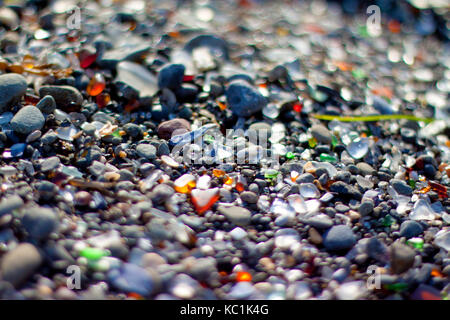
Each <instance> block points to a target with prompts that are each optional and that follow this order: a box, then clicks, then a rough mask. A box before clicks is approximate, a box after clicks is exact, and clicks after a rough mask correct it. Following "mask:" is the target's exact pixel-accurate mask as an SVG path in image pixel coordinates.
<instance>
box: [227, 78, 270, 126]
mask: <svg viewBox="0 0 450 320" xmlns="http://www.w3.org/2000/svg"><path fill="white" fill-rule="evenodd" d="M225 95H226V97H227V102H228V104H229V106H230V108H231V111H232V112H233V113H234V114H235V115H237V116H239V117H249V116H251V115H252V114H254V113H256V112H258V111H261V110H262V109H263V108H264V107H265V106H266V104H267V100H266V98H265V97H264V96H263V95H261V93H259V91H258V90H257V89H255V88H254V87H252V86H251V85H249V84H248V83H247V82H245V81H243V80H235V81H233V82H231V83H230V84H229V86H228V87H227V89H226V90H225Z"/></svg>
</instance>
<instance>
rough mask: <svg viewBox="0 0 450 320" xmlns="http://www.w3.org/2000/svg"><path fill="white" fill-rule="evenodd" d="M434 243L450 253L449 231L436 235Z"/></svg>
mask: <svg viewBox="0 0 450 320" xmlns="http://www.w3.org/2000/svg"><path fill="white" fill-rule="evenodd" d="M434 243H435V244H436V245H437V246H439V247H440V248H442V249H445V250H447V251H450V229H447V230H441V231H439V232H438V233H436V235H435V236H434Z"/></svg>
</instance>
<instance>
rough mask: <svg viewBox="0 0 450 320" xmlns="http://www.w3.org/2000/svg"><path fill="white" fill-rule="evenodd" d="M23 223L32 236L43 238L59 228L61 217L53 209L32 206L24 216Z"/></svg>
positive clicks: (38, 238)
mask: <svg viewBox="0 0 450 320" xmlns="http://www.w3.org/2000/svg"><path fill="white" fill-rule="evenodd" d="M22 225H23V227H24V228H25V230H26V231H27V233H28V234H29V236H30V237H31V238H33V239H36V240H43V239H46V238H48V236H49V235H50V234H51V233H52V232H53V231H55V230H56V229H57V228H58V225H59V217H58V214H57V213H56V212H55V211H53V210H52V209H48V208H39V207H31V208H28V209H27V211H26V213H25V215H24V216H23V218H22Z"/></svg>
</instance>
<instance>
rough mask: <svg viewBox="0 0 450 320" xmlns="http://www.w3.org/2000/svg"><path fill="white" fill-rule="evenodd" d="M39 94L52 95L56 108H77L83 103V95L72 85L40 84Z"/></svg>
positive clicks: (42, 95)
mask: <svg viewBox="0 0 450 320" xmlns="http://www.w3.org/2000/svg"><path fill="white" fill-rule="evenodd" d="M39 95H40V96H41V97H45V96H47V95H49V96H52V97H53V99H55V102H56V105H57V106H58V108H60V109H62V110H65V109H71V108H79V107H80V106H81V104H82V103H83V96H82V95H81V93H80V91H78V90H77V88H74V87H72V86H50V85H48V86H42V87H41V88H40V89H39Z"/></svg>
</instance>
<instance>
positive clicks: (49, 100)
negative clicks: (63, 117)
mask: <svg viewBox="0 0 450 320" xmlns="http://www.w3.org/2000/svg"><path fill="white" fill-rule="evenodd" d="M36 108H38V109H39V110H41V111H42V113H46V114H50V113H53V112H54V111H55V109H56V101H55V99H54V98H53V97H52V96H50V95H47V96H45V97H43V98H42V99H41V100H40V101H39V102H38V104H37V105H36Z"/></svg>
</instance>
